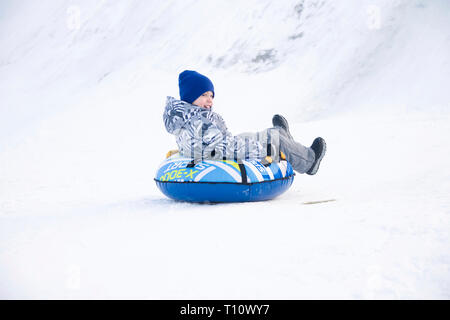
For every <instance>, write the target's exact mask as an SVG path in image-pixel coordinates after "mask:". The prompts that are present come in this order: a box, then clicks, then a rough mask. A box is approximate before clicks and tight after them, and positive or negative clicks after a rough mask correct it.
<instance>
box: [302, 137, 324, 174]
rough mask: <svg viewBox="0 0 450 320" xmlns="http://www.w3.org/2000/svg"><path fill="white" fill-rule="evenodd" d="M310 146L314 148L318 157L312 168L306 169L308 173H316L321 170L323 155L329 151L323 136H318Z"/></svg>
mask: <svg viewBox="0 0 450 320" xmlns="http://www.w3.org/2000/svg"><path fill="white" fill-rule="evenodd" d="M310 148H311V149H313V150H314V154H315V155H316V158H315V160H314V163H313V164H312V166H311V168H310V169H309V170H308V171H306V173H307V174H309V175H314V174H316V173H317V170H319V165H320V161H322V159H323V156H324V155H325V152H326V151H327V144H326V143H325V140H323V139H322V138H321V137H318V138H316V139H314V141H313V143H312V145H311V147H310Z"/></svg>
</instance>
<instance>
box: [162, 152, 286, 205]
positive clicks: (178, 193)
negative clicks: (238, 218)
mask: <svg viewBox="0 0 450 320" xmlns="http://www.w3.org/2000/svg"><path fill="white" fill-rule="evenodd" d="M294 175H295V174H294V171H293V169H292V167H291V165H290V164H289V162H288V161H286V160H281V161H280V162H278V163H275V162H273V163H271V164H270V165H263V164H262V163H261V162H260V161H257V160H249V161H243V162H242V163H238V162H236V161H230V160H220V161H219V160H204V161H202V162H198V163H194V162H193V161H192V159H190V158H183V157H181V156H180V155H179V154H178V153H177V154H175V155H172V156H170V157H169V158H167V159H166V160H165V161H163V162H162V164H161V165H160V166H159V168H158V170H157V172H156V177H155V181H156V185H157V186H158V188H159V189H160V190H161V192H162V193H164V194H165V195H166V196H167V197H169V198H171V199H174V200H180V201H189V202H247V201H262V200H269V199H273V198H275V197H276V196H278V195H280V194H282V193H284V192H285V191H286V190H287V189H289V187H290V186H291V185H292V182H293V180H294Z"/></svg>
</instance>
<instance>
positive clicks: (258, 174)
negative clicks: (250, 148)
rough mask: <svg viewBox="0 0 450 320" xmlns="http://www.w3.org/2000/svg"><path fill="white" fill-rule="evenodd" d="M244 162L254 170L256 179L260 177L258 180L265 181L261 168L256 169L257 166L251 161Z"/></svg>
mask: <svg viewBox="0 0 450 320" xmlns="http://www.w3.org/2000/svg"><path fill="white" fill-rule="evenodd" d="M242 162H243V163H244V165H246V166H247V168H250V170H252V172H253V173H254V174H255V176H256V179H258V182H261V181H264V178H263V176H262V174H261V172H259V170H258V169H256V167H255V166H254V165H253V164H252V163H250V162H248V161H242Z"/></svg>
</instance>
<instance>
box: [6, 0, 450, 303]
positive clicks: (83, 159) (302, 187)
mask: <svg viewBox="0 0 450 320" xmlns="http://www.w3.org/2000/svg"><path fill="white" fill-rule="evenodd" d="M449 9H450V4H449V3H448V2H447V1H443V0H442V1H441V0H435V1H418V0H416V1H406V0H404V1H400V0H397V1H387V0H386V1H385V0H379V1H356V0H355V1H346V2H345V3H341V2H339V3H338V2H335V1H331V0H328V1H327V0H321V1H320V0H304V1H301V0H299V1H290V0H289V1H288V0H285V1H256V0H253V1H246V2H245V3H243V2H238V1H214V2H210V1H206V0H201V1H177V0H172V1H164V2H161V1H127V2H123V1H113V0H103V1H101V0H99V1H78V2H73V1H59V2H58V3H56V2H54V1H41V2H39V3H37V2H35V1H30V0H28V1H27V0H24V1H20V2H13V1H3V2H2V3H1V4H0V47H1V48H2V50H0V97H1V103H0V297H1V298H3V299H14V298H25V299H36V298H44V299H47V298H61V299H72V298H75V299H78V298H107V299H108V298H126V299H127V298H138V299H280V298H284V299H301V298H305V299H310V298H325V299H328V298H339V299H386V298H387V299H448V298H449V297H450V280H449V279H450V269H449V266H450V255H449V252H450V250H449V245H450V241H449V236H448V234H449V231H450V221H449V213H450V199H449V196H448V190H450V182H449V181H450V169H449V167H448V163H449V160H450V153H449V152H448V151H449V147H448V145H449V139H450V138H449V137H450V125H449V124H450V114H449V109H450V93H449V90H448V89H446V87H448V85H447V83H448V81H449V80H450V58H449V56H450V55H449V52H450V32H449V30H450V25H449V24H450V19H449V15H450V10H449ZM184 69H195V70H198V71H200V72H203V73H205V74H207V75H208V76H209V77H210V78H211V79H212V80H213V82H214V84H215V87H216V98H215V110H216V111H217V112H219V113H221V114H222V115H223V117H224V119H225V120H226V121H227V125H228V126H229V128H230V130H231V131H232V132H235V133H239V132H242V131H252V130H260V129H262V128H265V127H268V126H270V125H271V123H270V119H271V117H272V115H273V114H274V113H276V112H277V113H282V114H284V115H286V117H287V118H288V119H290V123H291V128H292V130H291V131H292V133H293V135H294V136H295V137H298V140H299V141H301V142H303V143H304V144H307V145H309V144H310V143H311V142H312V140H313V139H314V138H315V137H316V136H319V135H320V136H322V137H324V138H325V139H326V141H327V143H328V151H327V155H326V157H325V158H324V161H323V163H322V165H321V169H320V170H319V172H318V174H317V175H316V176H307V175H297V176H296V178H295V181H294V184H293V186H292V188H291V189H290V190H289V191H288V192H286V193H285V194H283V195H282V196H280V197H278V198H277V199H274V200H272V201H267V202H260V203H243V204H214V205H199V204H189V203H181V202H174V201H171V200H169V199H167V198H165V197H164V196H163V195H162V194H161V193H160V192H159V190H158V189H157V188H156V186H155V184H154V181H153V175H154V173H155V170H156V167H157V166H158V164H159V163H160V161H162V159H163V157H164V154H165V153H166V152H167V150H168V149H172V148H173V147H175V142H174V139H173V137H171V136H169V135H168V134H167V133H166V132H165V129H164V127H163V123H162V110H163V105H164V100H165V97H166V95H173V96H178V88H177V76H178V73H179V72H181V71H182V70H184ZM249 119H251V121H249ZM326 199H334V200H335V201H332V202H327V203H323V204H311V205H310V204H305V203H307V202H310V201H315V200H326Z"/></svg>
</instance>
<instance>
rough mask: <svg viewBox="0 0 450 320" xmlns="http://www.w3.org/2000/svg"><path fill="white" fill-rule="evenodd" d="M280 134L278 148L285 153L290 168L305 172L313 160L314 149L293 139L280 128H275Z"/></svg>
mask: <svg viewBox="0 0 450 320" xmlns="http://www.w3.org/2000/svg"><path fill="white" fill-rule="evenodd" d="M277 129H278V130H279V133H280V134H279V136H280V144H279V145H280V147H279V148H280V150H281V151H282V152H283V153H284V154H285V155H286V159H287V160H288V161H289V163H290V164H291V166H292V168H293V169H294V170H295V171H297V172H298V173H305V172H307V171H308V170H309V169H310V168H311V167H312V165H313V164H314V160H315V153H314V150H313V149H311V148H309V147H305V146H304V145H302V144H301V143H298V142H296V141H294V139H292V138H291V137H290V135H289V134H288V133H287V132H286V131H285V130H284V129H282V128H277Z"/></svg>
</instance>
